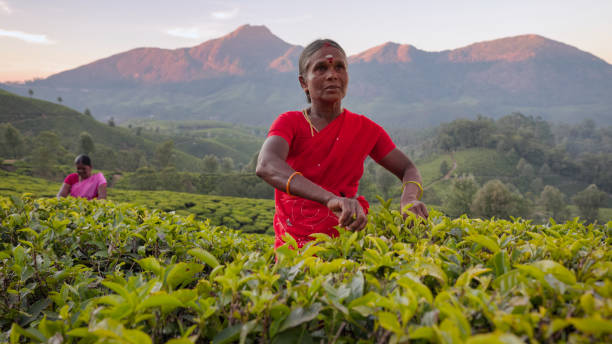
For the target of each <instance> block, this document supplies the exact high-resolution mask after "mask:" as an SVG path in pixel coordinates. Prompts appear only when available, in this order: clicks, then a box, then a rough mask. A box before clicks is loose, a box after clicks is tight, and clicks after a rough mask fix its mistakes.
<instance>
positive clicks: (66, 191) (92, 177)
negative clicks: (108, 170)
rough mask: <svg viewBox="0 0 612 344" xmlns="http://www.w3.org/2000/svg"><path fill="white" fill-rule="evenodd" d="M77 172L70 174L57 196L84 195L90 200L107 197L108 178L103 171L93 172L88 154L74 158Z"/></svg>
mask: <svg viewBox="0 0 612 344" xmlns="http://www.w3.org/2000/svg"><path fill="white" fill-rule="evenodd" d="M74 164H75V166H76V170H77V172H76V173H71V174H69V175H68V176H67V177H66V179H64V184H62V187H61V189H60V191H59V192H58V193H57V197H58V198H59V197H66V196H68V195H70V196H72V197H82V198H87V199H88V200H91V199H94V198H97V199H106V179H105V178H104V175H103V174H102V172H98V173H93V174H92V173H91V169H92V166H91V159H90V158H89V157H88V156H87V155H79V156H77V157H76V159H75V160H74Z"/></svg>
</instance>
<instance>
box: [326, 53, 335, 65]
mask: <svg viewBox="0 0 612 344" xmlns="http://www.w3.org/2000/svg"><path fill="white" fill-rule="evenodd" d="M325 58H326V59H327V62H329V63H334V57H333V56H332V55H331V54H329V55H325Z"/></svg>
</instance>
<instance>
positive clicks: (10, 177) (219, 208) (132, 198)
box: [0, 171, 274, 233]
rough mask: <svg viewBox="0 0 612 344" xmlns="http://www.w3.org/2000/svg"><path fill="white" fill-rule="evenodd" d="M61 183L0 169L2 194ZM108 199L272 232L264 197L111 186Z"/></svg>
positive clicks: (51, 189)
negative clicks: (123, 188) (116, 187)
mask: <svg viewBox="0 0 612 344" xmlns="http://www.w3.org/2000/svg"><path fill="white" fill-rule="evenodd" d="M60 185H61V183H54V182H49V181H47V180H44V179H39V178H33V177H28V176H22V175H18V174H14V173H8V172H4V171H0V195H4V196H10V195H16V196H20V195H22V194H23V193H32V194H34V195H35V196H36V197H55V195H56V194H57V191H58V190H59V188H60ZM108 198H109V199H111V200H113V201H116V202H126V203H133V204H137V205H144V206H147V207H150V208H156V209H161V210H164V211H175V212H176V213H177V214H182V215H189V214H195V215H196V218H197V219H199V220H205V219H210V222H211V224H213V225H216V226H220V225H224V226H226V227H229V228H233V229H240V230H242V231H245V232H255V233H273V232H274V231H273V229H272V217H273V216H274V201H272V200H263V199H250V198H237V197H225V196H212V195H199V194H191V193H181V192H171V191H133V190H121V189H115V188H110V189H109V190H108Z"/></svg>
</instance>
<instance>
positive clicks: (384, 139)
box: [256, 39, 428, 247]
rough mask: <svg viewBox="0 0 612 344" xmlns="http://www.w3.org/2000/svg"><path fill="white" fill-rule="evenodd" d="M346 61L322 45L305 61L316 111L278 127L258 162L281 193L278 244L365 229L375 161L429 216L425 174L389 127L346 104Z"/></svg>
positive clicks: (334, 46) (404, 201)
mask: <svg viewBox="0 0 612 344" xmlns="http://www.w3.org/2000/svg"><path fill="white" fill-rule="evenodd" d="M347 67H348V64H347V58H346V54H345V52H344V50H343V49H342V47H340V45H338V43H336V42H334V41H332V40H329V39H324V40H317V41H314V42H312V43H311V44H309V45H308V46H307V47H306V48H305V49H304V51H303V52H302V54H301V56H300V59H299V76H298V80H299V82H300V85H301V86H302V89H303V90H304V92H305V93H306V98H307V100H308V102H309V103H311V106H310V107H309V108H307V109H304V110H303V111H289V112H286V113H284V114H282V115H280V116H279V117H278V118H277V119H276V120H275V121H274V123H273V124H272V126H271V128H270V132H269V133H268V138H267V139H266V141H265V142H264V144H263V146H262V148H261V151H260V154H259V159H258V163H257V170H256V173H257V175H258V176H259V177H261V178H262V179H264V180H265V181H266V182H268V183H269V184H271V185H272V186H274V187H275V188H276V193H275V200H276V213H275V215H274V232H275V235H276V241H275V245H274V246H275V247H279V246H281V245H282V244H283V243H284V242H283V240H282V237H283V236H284V235H285V234H287V233H288V234H290V235H291V236H292V237H293V238H294V239H295V240H296V242H297V244H298V245H299V246H300V247H301V246H303V245H304V244H305V243H307V242H308V241H310V240H312V237H310V235H311V234H314V233H325V234H328V235H330V236H336V235H337V234H338V232H337V231H336V229H335V228H334V227H335V226H337V225H340V226H342V227H346V228H347V229H349V230H361V229H363V228H364V227H365V225H366V223H367V217H366V214H367V212H368V207H369V204H368V202H367V201H366V200H365V198H364V197H363V196H357V189H358V187H359V179H360V178H361V176H362V174H363V165H364V161H365V159H366V158H367V157H368V156H370V157H371V158H372V159H373V160H374V161H376V162H377V163H378V164H380V165H381V166H383V167H384V168H386V169H387V170H389V171H391V172H392V173H393V174H395V175H396V176H397V177H398V178H399V179H400V180H401V181H402V182H403V191H402V196H401V207H402V209H403V208H404V206H406V205H408V204H412V207H410V209H409V210H410V211H412V212H413V213H415V214H416V215H418V216H420V217H423V218H427V216H428V212H427V208H426V207H425V204H423V203H422V202H420V201H419V200H418V199H419V198H420V196H421V195H422V192H423V190H422V186H421V183H422V182H421V176H420V174H419V171H418V170H417V168H416V167H415V166H414V164H413V163H412V161H411V160H410V159H409V158H408V157H407V156H406V155H405V154H404V153H402V152H401V151H400V150H399V149H397V148H396V147H395V144H393V142H392V141H391V139H390V137H389V135H388V134H387V133H386V132H385V130H384V129H383V128H382V127H381V126H379V125H378V124H376V123H374V122H373V121H371V120H370V119H368V118H367V117H365V116H363V115H358V114H354V113H352V112H350V111H348V110H346V109H344V108H343V107H342V99H343V98H344V96H345V94H346V90H347V86H348V73H347Z"/></svg>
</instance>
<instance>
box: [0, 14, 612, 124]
mask: <svg viewBox="0 0 612 344" xmlns="http://www.w3.org/2000/svg"><path fill="white" fill-rule="evenodd" d="M340 43H342V42H340ZM301 50H302V47H300V46H295V45H291V44H288V43H286V42H284V41H282V40H281V39H279V38H278V37H277V36H275V35H274V34H273V33H272V32H270V31H269V30H268V29H267V28H265V27H263V26H251V25H244V26H241V27H239V28H238V29H236V30H235V31H234V32H232V33H230V34H227V35H225V36H223V37H220V38H217V39H213V40H210V41H207V42H204V43H202V44H200V45H198V46H195V47H190V48H182V49H175V50H168V49H159V48H138V49H133V50H130V51H127V52H123V53H119V54H116V55H113V56H110V57H107V58H104V59H101V60H98V61H94V62H92V63H90V64H87V65H84V66H80V67H77V68H75V69H72V70H68V71H64V72H61V73H58V74H56V75H52V76H50V77H48V78H47V79H44V80H36V81H32V82H29V83H26V84H25V85H16V84H13V85H3V86H2V87H4V88H6V89H10V90H13V91H14V92H17V93H19V94H27V91H28V89H33V90H34V94H35V95H36V96H37V97H41V98H45V99H55V98H56V97H58V96H61V97H62V98H63V99H65V102H66V103H67V104H70V105H71V106H73V107H75V108H86V107H88V108H90V109H92V110H93V113H94V115H95V116H97V117H98V118H100V119H107V118H109V117H110V116H114V117H115V118H117V119H119V120H125V119H128V118H139V117H144V118H154V119H198V120H203V119H204V120H210V119H212V120H223V121H229V122H235V123H247V124H254V125H260V126H267V125H268V124H269V123H271V121H272V120H273V119H274V118H275V117H276V116H277V115H278V114H279V113H282V112H285V111H287V110H289V109H295V108H300V107H302V106H304V105H305V103H304V101H305V100H304V97H303V94H302V91H301V89H300V87H299V85H298V82H297V78H296V71H297V67H296V63H297V57H298V55H299V53H300V52H301ZM349 61H350V68H349V69H350V76H351V82H350V85H349V91H348V96H347V99H346V102H345V105H346V106H347V107H348V108H351V109H352V110H354V111H356V112H358V113H365V114H370V115H371V117H372V118H373V119H375V120H377V121H379V122H381V123H382V124H383V125H387V126H398V125H399V126H404V127H408V126H411V127H426V126H432V125H435V124H439V123H441V122H446V121H450V120H452V119H455V118H458V117H472V116H474V114H479V113H480V114H484V115H487V116H490V117H494V118H497V117H500V116H502V115H505V114H507V113H511V112H515V111H520V112H523V113H526V114H532V115H541V116H542V117H544V118H546V119H549V120H555V121H566V122H577V121H578V120H579V119H582V118H585V117H587V118H593V119H594V120H596V121H597V122H599V123H604V124H610V123H612V117H611V116H610V110H611V109H612V100H611V99H610V97H609V94H612V66H611V65H609V64H608V63H606V62H605V61H603V60H601V59H599V58H597V57H596V56H594V55H592V54H589V53H588V52H584V51H581V50H579V49H577V48H575V47H572V46H569V45H566V44H564V43H561V42H557V41H553V40H550V39H547V38H545V37H542V36H538V35H522V36H516V37H507V38H501V39H497V40H492V41H487V42H479V43H474V44H472V45H469V46H466V47H462V48H458V49H453V50H444V51H440V52H427V51H423V50H419V49H418V48H416V47H414V46H411V45H407V44H397V43H392V42H388V43H385V44H382V45H380V46H377V47H374V48H371V49H368V50H366V51H364V52H361V53H359V54H356V55H354V56H350V57H349Z"/></svg>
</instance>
